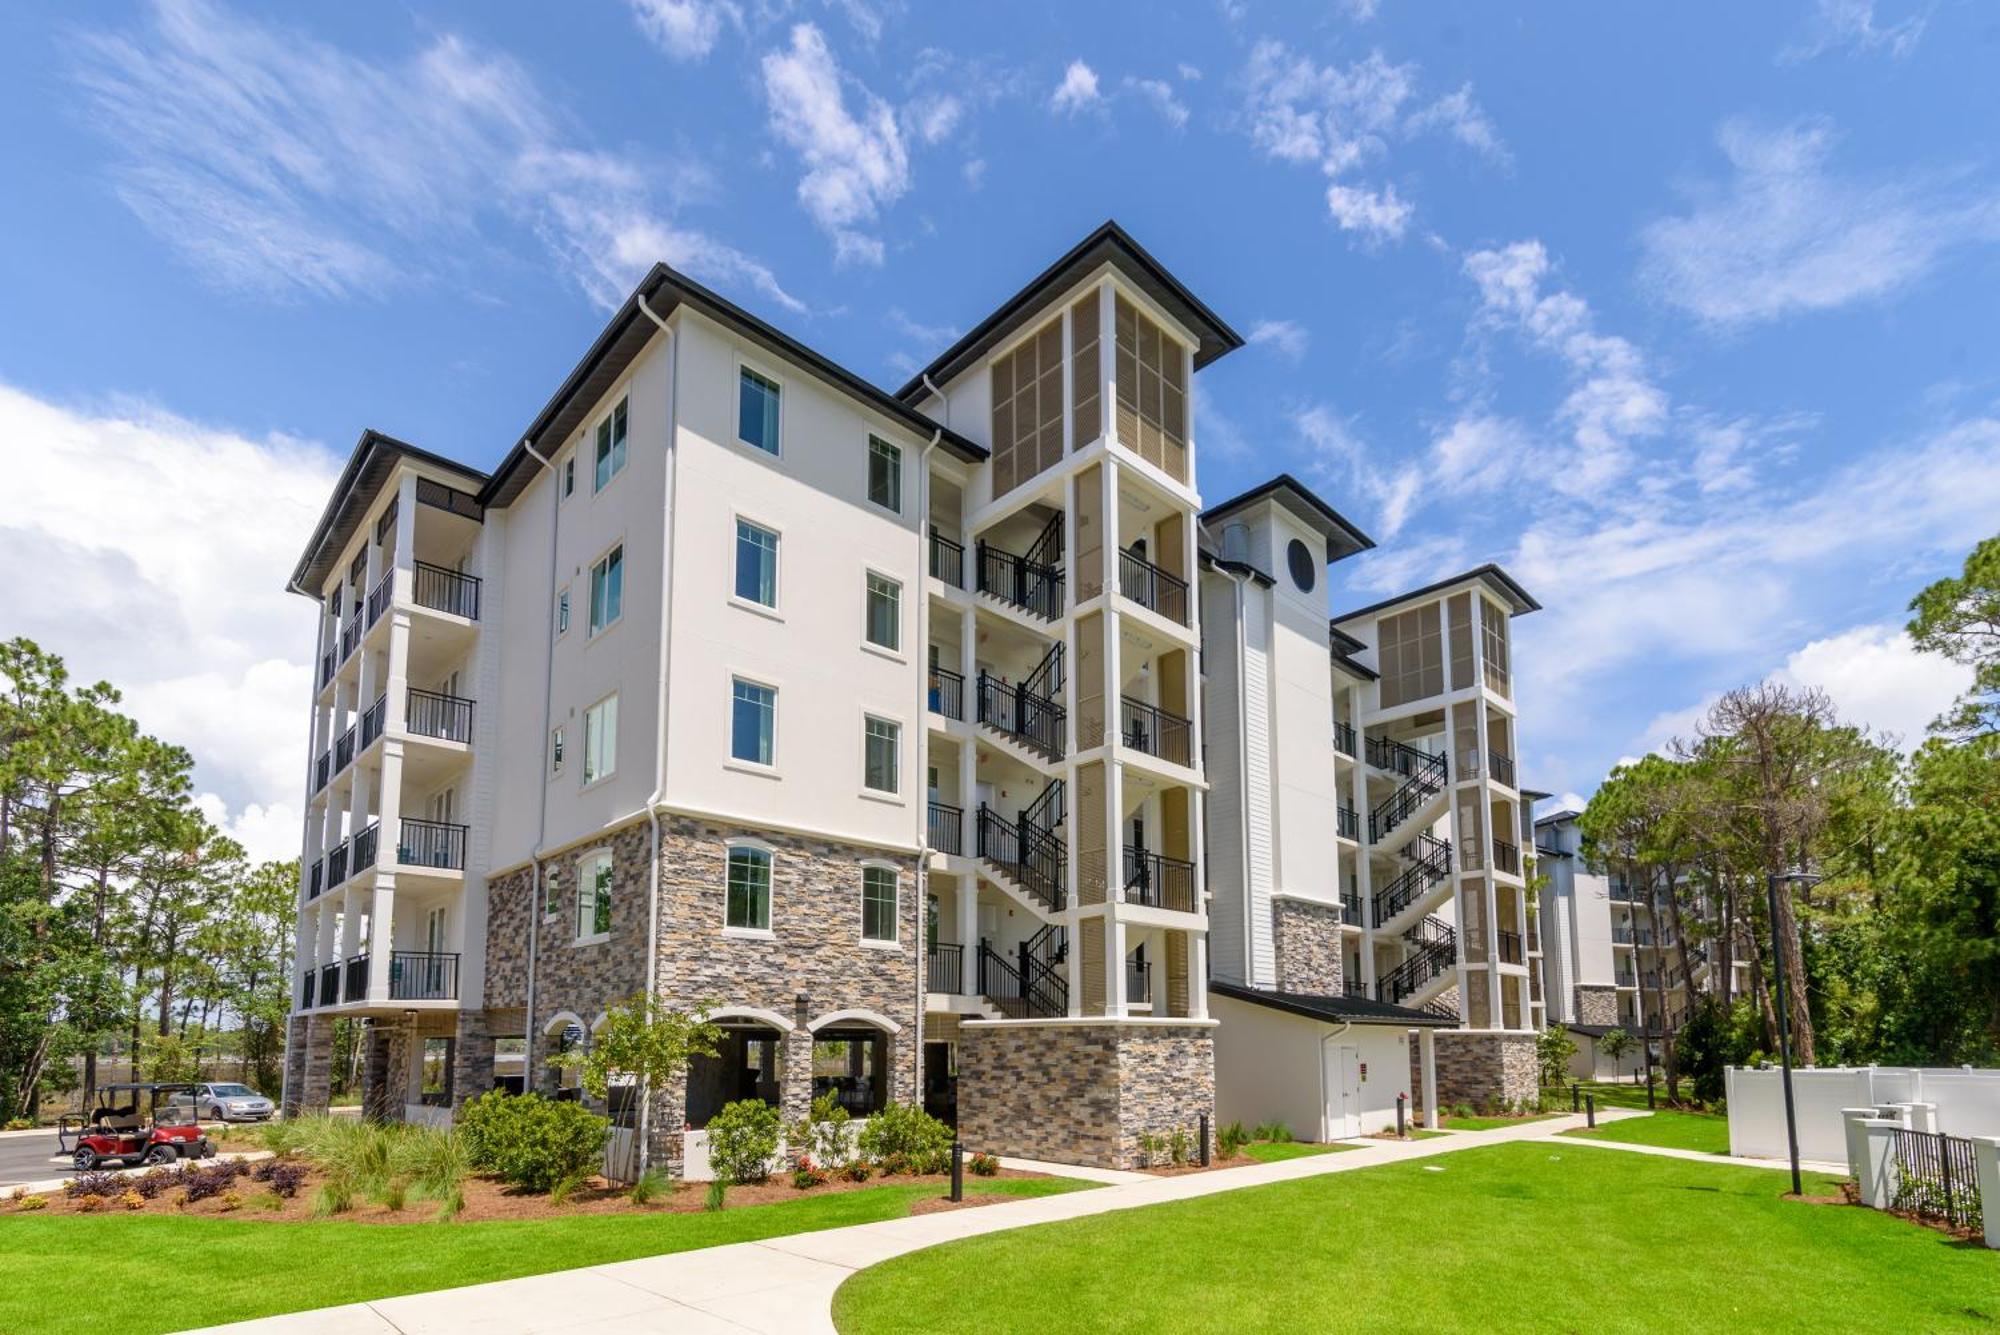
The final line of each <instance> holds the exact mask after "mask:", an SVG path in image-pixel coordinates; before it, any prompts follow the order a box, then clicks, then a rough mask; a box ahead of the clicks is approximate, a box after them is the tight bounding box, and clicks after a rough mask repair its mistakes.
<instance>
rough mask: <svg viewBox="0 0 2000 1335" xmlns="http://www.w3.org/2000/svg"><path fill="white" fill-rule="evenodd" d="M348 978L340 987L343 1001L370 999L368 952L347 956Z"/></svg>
mask: <svg viewBox="0 0 2000 1335" xmlns="http://www.w3.org/2000/svg"><path fill="white" fill-rule="evenodd" d="M336 967H338V966H336ZM346 970H347V979H346V982H345V983H343V984H342V986H341V989H340V999H341V1000H342V1001H366V1000H368V952H367V951H365V950H364V951H362V952H361V953H360V954H359V955H350V956H348V957H347V964H346Z"/></svg>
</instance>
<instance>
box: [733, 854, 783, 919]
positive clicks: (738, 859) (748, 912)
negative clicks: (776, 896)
mask: <svg viewBox="0 0 2000 1335" xmlns="http://www.w3.org/2000/svg"><path fill="white" fill-rule="evenodd" d="M723 924H724V926H728V927H741V928H745V929H747V930H749V931H754V932H768V931H770V930H771V855H770V854H769V853H768V852H766V851H765V850H763V849H761V848H732V849H730V850H729V903H728V907H727V910H726V916H725V917H724V919H723Z"/></svg>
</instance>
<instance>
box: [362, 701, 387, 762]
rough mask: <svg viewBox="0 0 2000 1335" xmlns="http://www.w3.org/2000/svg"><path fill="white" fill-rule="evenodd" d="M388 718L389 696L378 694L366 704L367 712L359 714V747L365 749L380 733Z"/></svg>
mask: <svg viewBox="0 0 2000 1335" xmlns="http://www.w3.org/2000/svg"><path fill="white" fill-rule="evenodd" d="M388 718H389V697H388V696H386V695H378V696H376V697H375V703H374V704H372V705H370V706H368V712H367V713H365V714H363V715H362V716H361V749H362V750H363V751H366V750H367V749H368V748H369V747H370V746H372V745H373V744H374V742H375V739H376V738H377V737H380V736H381V735H382V725H383V724H384V723H385V722H387V721H388Z"/></svg>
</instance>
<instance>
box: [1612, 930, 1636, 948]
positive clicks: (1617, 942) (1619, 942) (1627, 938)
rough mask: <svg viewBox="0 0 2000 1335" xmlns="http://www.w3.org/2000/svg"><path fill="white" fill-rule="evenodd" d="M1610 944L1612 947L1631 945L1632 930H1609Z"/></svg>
mask: <svg viewBox="0 0 2000 1335" xmlns="http://www.w3.org/2000/svg"><path fill="white" fill-rule="evenodd" d="M1611 944H1612V945H1614V946H1629V945H1631V944H1632V929H1631V928H1630V927H1614V928H1612V929H1611Z"/></svg>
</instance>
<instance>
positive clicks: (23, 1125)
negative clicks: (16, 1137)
mask: <svg viewBox="0 0 2000 1335" xmlns="http://www.w3.org/2000/svg"><path fill="white" fill-rule="evenodd" d="M5 1129H6V1130H8V1131H33V1130H34V1129H35V1124H34V1122H33V1121H32V1120H30V1119H29V1118H26V1117H9V1118H8V1119H7V1125H6V1127H5Z"/></svg>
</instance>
